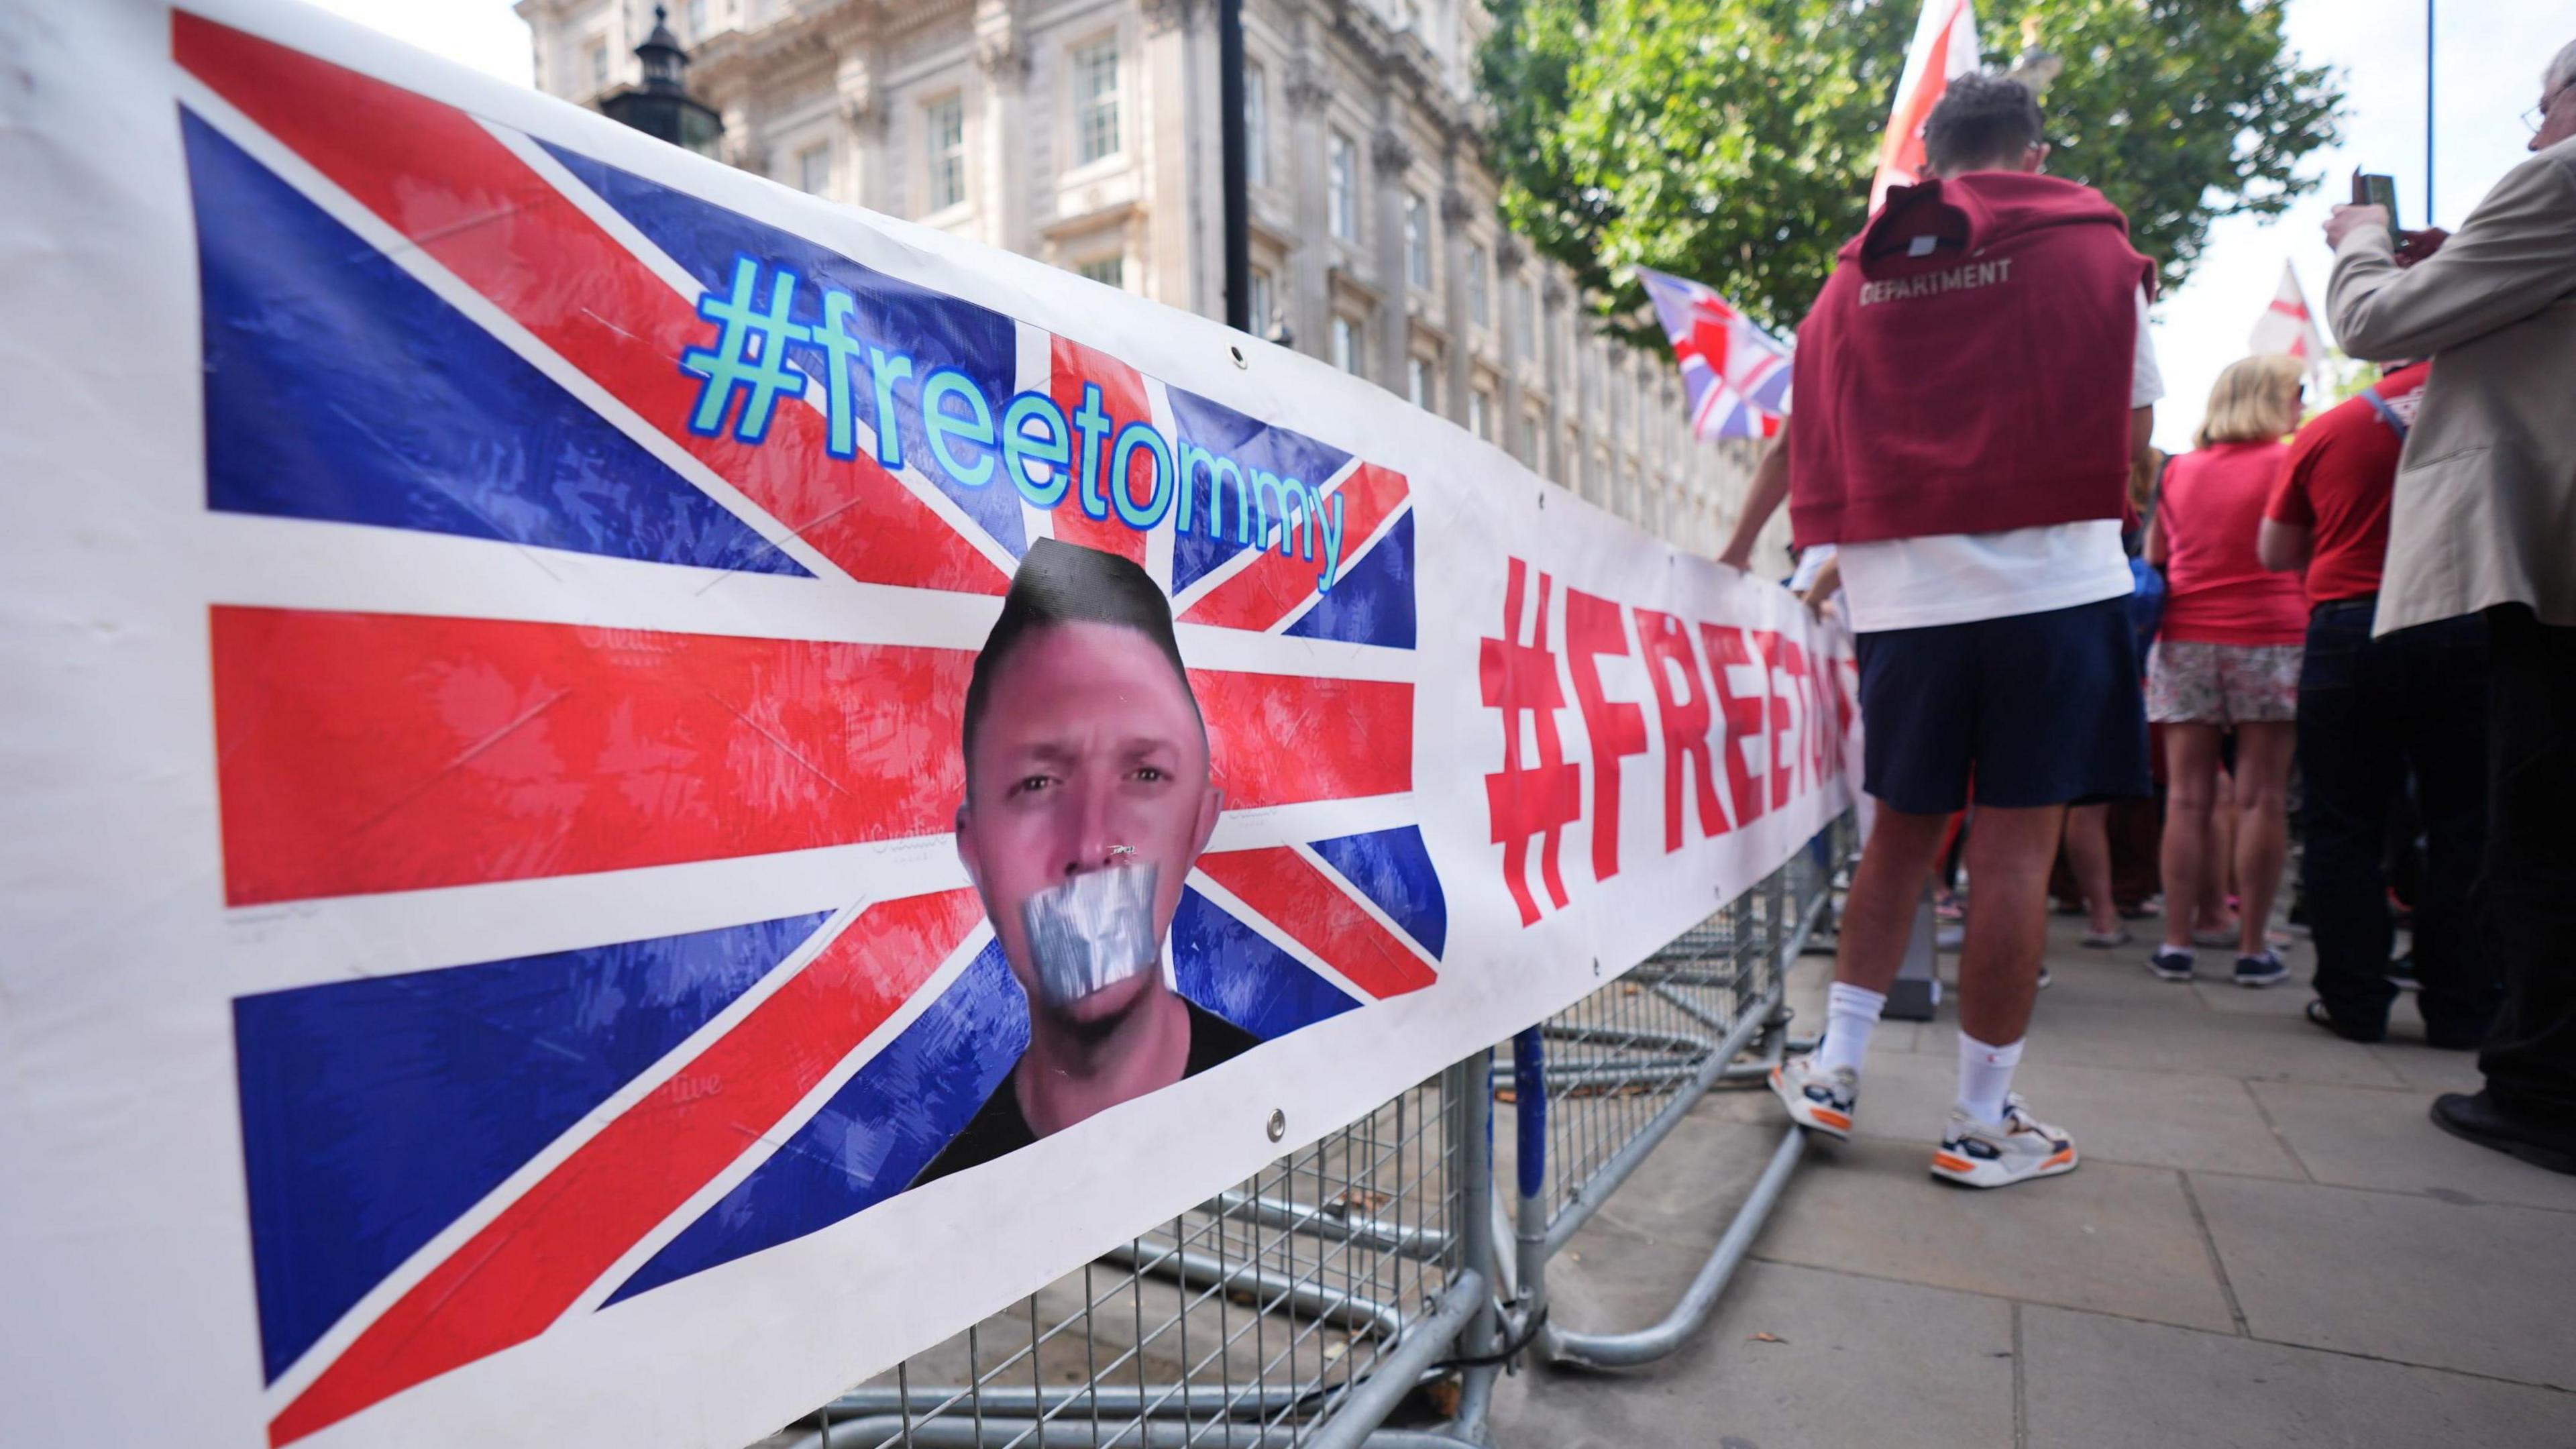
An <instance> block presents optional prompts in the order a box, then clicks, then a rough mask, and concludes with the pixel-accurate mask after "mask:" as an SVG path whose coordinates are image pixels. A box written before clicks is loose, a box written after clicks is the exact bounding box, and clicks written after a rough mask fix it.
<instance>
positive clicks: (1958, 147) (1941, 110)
mask: <svg viewBox="0 0 2576 1449" xmlns="http://www.w3.org/2000/svg"><path fill="white" fill-rule="evenodd" d="M2039 138H2040V117H2039V97H2038V95H2037V94H2035V93H2034V92H2033V91H2032V90H2031V88H2030V87H2029V86H2027V85H2025V84H2023V83H2022V82H2020V81H2017V80H2014V79H2013V78H2012V77H2010V76H2001V75H1989V74H1986V73H1984V72H1982V71H1981V72H1978V73H1977V74H1974V75H1963V76H1961V77H1959V78H1958V79H1957V80H1954V81H1952V82H1950V88H1949V89H1948V90H1947V91H1944V92H1943V93H1942V95H1941V99H1940V101H1939V102H1938V103H1936V104H1935V105H1934V106H1933V107H1932V114H1931V115H1930V116H1929V117H1927V118H1925V120H1924V122H1923V156H1924V159H1925V160H1926V161H1928V162H1930V163H1931V166H1932V169H1933V170H1934V171H1936V172H1938V173H1940V174H1941V175H1943V176H1949V175H1953V174H1955V173H1956V172H1959V171H1963V170H1966V171H1973V170H1976V169H1978V168H1979V167H1980V166H1983V165H1986V164H1988V163H1992V164H1994V165H1999V166H2005V165H2011V164H2012V163H2014V162H2016V161H2019V160H2020V159H2021V154H2022V153H2023V152H2024V151H2027V150H2029V149H2030V148H2031V147H2033V146H2036V145H2038V144H2039Z"/></svg>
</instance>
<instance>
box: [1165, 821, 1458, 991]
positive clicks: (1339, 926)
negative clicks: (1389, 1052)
mask: <svg viewBox="0 0 2576 1449" xmlns="http://www.w3.org/2000/svg"><path fill="white" fill-rule="evenodd" d="M1198 868H1199V870H1200V871H1201V872H1203V873H1204V874H1206V876H1207V878H1208V879H1210V880H1212V881H1215V882H1216V883H1217V884H1218V885H1221V886H1223V887H1225V888H1226V889H1227V890H1229V891H1232V892H1233V893H1234V895H1235V898H1236V899H1238V900H1240V901H1242V902H1243V903H1244V904H1245V905H1247V906H1250V907H1251V908H1252V909H1254V910H1256V911H1258V912H1260V913H1261V914H1262V915H1264V916H1266V917H1268V918H1269V919H1270V922H1271V923H1272V924H1273V925H1276V926H1277V927H1279V929H1281V930H1282V931H1285V932H1287V933H1288V936H1289V938H1290V939H1292V940H1294V941H1295V942H1296V943H1297V944H1298V945H1300V946H1303V947H1305V948H1306V949H1307V950H1309V951H1312V952H1314V953H1315V955H1316V956H1317V957H1318V958H1319V959H1321V960H1322V961H1323V962H1324V963H1325V964H1326V965H1329V966H1331V967H1332V968H1333V969H1334V970H1335V971H1338V972H1340V973H1341V974H1342V976H1343V977H1344V978H1346V979H1347V980H1348V981H1349V982H1350V983H1351V984H1352V985H1353V986H1356V987H1358V988H1359V989H1361V990H1362V991H1365V992H1367V993H1368V994H1369V995H1370V996H1371V997H1373V998H1376V999H1378V1000H1384V999H1385V998H1387V997H1390V996H1401V995H1403V994H1404V993H1405V992H1408V991H1419V990H1421V989H1422V988H1423V987H1426V986H1429V985H1430V984H1432V982H1433V981H1435V980H1437V979H1438V977H1437V973H1435V972H1434V971H1433V970H1432V968H1431V965H1430V963H1429V962H1426V961H1424V960H1423V959H1422V958H1421V957H1420V956H1418V955H1415V954H1414V953H1413V951H1412V950H1411V949H1409V948H1408V947H1407V946H1406V945H1405V944H1404V942H1403V941H1401V940H1399V939H1397V937H1396V936H1395V935H1394V933H1392V932H1390V931H1388V930H1387V928H1386V927H1384V926H1382V925H1379V924H1378V922H1377V918H1376V917H1374V916H1372V915H1370V914H1369V913H1368V912H1366V911H1364V910H1362V909H1360V906H1359V903H1358V902H1357V901H1354V900H1352V899H1351V897H1350V893H1349V892H1348V891H1346V890H1344V889H1343V888H1342V887H1341V886H1339V885H1337V884H1335V883H1334V882H1333V881H1331V880H1330V879H1328V878H1327V877H1326V876H1325V875H1324V874H1323V872H1321V871H1318V870H1317V869H1315V867H1314V866H1313V865H1312V864H1311V863H1309V862H1308V861H1307V860H1306V858H1305V857H1304V856H1302V855H1299V854H1298V853H1297V852H1296V851H1294V850H1292V849H1290V848H1289V847H1287V846H1284V845H1275V846H1269V847H1266V848H1263V849H1260V850H1228V851H1222V852H1217V853H1212V854H1208V855H1203V856H1200V857H1199V864H1198Z"/></svg>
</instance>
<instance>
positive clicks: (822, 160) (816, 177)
mask: <svg viewBox="0 0 2576 1449" xmlns="http://www.w3.org/2000/svg"><path fill="white" fill-rule="evenodd" d="M796 187H797V189H798V190H800V191H803V192H806V193H808V194H810V195H814V196H821V195H822V194H823V193H825V192H827V191H830V190H831V189H832V148H831V147H830V146H828V145H823V146H808V147H806V148H805V149H804V150H802V151H799V152H797V153H796Z"/></svg>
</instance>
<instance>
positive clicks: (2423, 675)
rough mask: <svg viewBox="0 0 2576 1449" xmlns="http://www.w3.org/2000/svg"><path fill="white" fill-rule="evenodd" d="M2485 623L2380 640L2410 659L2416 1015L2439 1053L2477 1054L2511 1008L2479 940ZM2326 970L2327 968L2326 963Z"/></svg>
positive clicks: (2431, 627)
mask: <svg viewBox="0 0 2576 1449" xmlns="http://www.w3.org/2000/svg"><path fill="white" fill-rule="evenodd" d="M2486 628H2487V626H2486V620H2485V619H2484V618H2483V617H2481V616H2479V615H2475V614H2472V615H2469V616H2468V617H2466V618H2461V619H2447V620H2444V621H2443V622H2441V623H2439V624H2428V625H2426V626H2425V627H2423V628H2421V629H2409V630H2406V631H2404V632H2402V633H2398V634H2392V635H2390V636H2389V637H2387V638H2386V639H2383V640H2380V641H2378V644H2377V646H2376V647H2378V648H2381V649H2388V650H2399V651H2403V652H2402V654H2401V655H2400V657H2399V660H2398V661H2397V662H2399V663H2400V664H2401V665H2402V666H2403V667H2402V671H2400V673H2401V678H2402V680H2403V684H2402V688H2403V689H2404V691H2405V696H2404V698H2403V699H2402V700H2401V699H2394V698H2392V700H2391V707H2392V709H2402V713H2400V714H2399V715H2398V718H2399V719H2400V720H2401V721H2402V723H2401V726H2400V727H2401V729H2402V730H2403V732H2404V747H2405V752H2406V758H2407V760H2408V761H2409V762H2410V763H2411V764H2412V765H2413V766H2414V774H2415V805H2416V809H2417V811H2418V813H2419V814H2420V815H2421V817H2422V819H2423V827H2424V864H2423V873H2422V875H2421V877H2420V879H2419V880H2418V882H2417V884H2416V886H2415V890H2414V894H2413V897H2412V904H2413V907H2414V913H2415V932H2414V935H2415V978H2416V980H2417V981H2418V982H2419V983H2420V984H2421V985H2422V987H2423V989H2422V990H2421V991H2420V992H2418V993H2417V994H2416V998H2415V1009H2416V1010H2417V1011H2418V1012H2421V1013H2422V1014H2423V1017H2424V1031H2425V1037H2426V1039H2427V1040H2429V1041H2431V1042H2432V1043H2433V1044H2434V1045H2435V1046H2441V1047H2453V1048H2465V1047H2472V1046H2476V1045H2479V1044H2480V1043H2481V1042H2483V1041H2484V1040H2485V1038H2486V1034H2487V1031H2488V1029H2489V1028H2490V1027H2492V1026H2494V1024H2495V1015H2496V1007H2497V1005H2498V1004H2499V1003H2501V1002H2502V1001H2503V999H2504V974H2503V969H2502V963H2501V962H2499V961H2497V960H2496V959H2494V958H2493V957H2490V956H2489V955H2488V954H2487V952H2486V949H2485V947H2484V946H2482V945H2481V944H2480V943H2479V941H2478V936H2477V927H2476V924H2475V918H2474V916H2473V914H2472V912H2471V910H2470V908H2469V893H2470V890H2471V889H2472V888H2473V887H2474V886H2475V884H2476V882H2477V872H2478V860H2479V857H2480V855H2481V854H2482V853H2483V852H2484V851H2485V849H2486V838H2487V687H2488V683H2487V634H2486ZM2320 965H2322V961H2321V962H2320Z"/></svg>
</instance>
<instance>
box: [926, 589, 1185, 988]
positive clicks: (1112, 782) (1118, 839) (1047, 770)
mask: <svg viewBox="0 0 2576 1449" xmlns="http://www.w3.org/2000/svg"><path fill="white" fill-rule="evenodd" d="M973 748H974V757H973V758H972V759H970V760H969V761H968V762H967V763H968V770H967V787H966V803H965V804H964V806H962V807H961V808H960V809H959V810H958V812H957V853H958V855H959V856H960V857H961V858H962V859H963V860H964V861H965V864H966V871H967V874H968V875H970V876H971V877H973V879H974V881H975V885H976V889H977V890H979V891H980V892H981V893H982V894H983V897H984V910H985V914H986V915H988V916H990V917H991V919H992V922H993V930H994V934H995V935H997V936H998V937H1000V939H1001V942H1002V950H1003V953H1004V954H1005V955H1006V956H1007V957H1008V958H1009V960H1010V965H1011V973H1012V974H1013V975H1014V976H1016V977H1018V978H1019V982H1020V986H1021V988H1022V989H1023V990H1025V991H1026V992H1027V993H1028V996H1029V1001H1030V1004H1031V1007H1032V1009H1035V1010H1045V1011H1050V1012H1052V1013H1054V1014H1055V1015H1057V1016H1058V1017H1060V1018H1062V1019H1065V1020H1067V1021H1069V1022H1071V1023H1074V1024H1077V1025H1080V1024H1089V1023H1095V1022H1100V1021H1104V1020H1108V1019H1110V1018H1113V1017H1115V1016H1117V1015H1118V1014H1119V1013H1121V1012H1122V1011H1124V1010H1126V1009H1127V1008H1128V1007H1129V1006H1131V1005H1133V1004H1134V1003H1135V1001H1136V1000H1137V998H1138V997H1140V996H1142V995H1143V994H1145V992H1147V991H1148V990H1150V989H1152V984H1153V981H1154V979H1155V978H1156V976H1157V975H1159V973H1160V969H1161V968H1160V965H1159V963H1158V962H1156V961H1155V960H1153V959H1152V958H1151V956H1150V953H1152V952H1154V951H1155V950H1157V949H1159V947H1160V945H1161V942H1162V940H1163V938H1164V937H1165V936H1166V935H1167V934H1168V933H1169V932H1170V930H1171V926H1172V914H1173V912H1174V911H1176V910H1178V909H1179V907H1180V901H1181V886H1182V883H1183V881H1184V880H1185V879H1186V878H1187V877H1188V875H1189V872H1190V867H1191V865H1192V864H1193V863H1194V862H1196V861H1197V859H1198V857H1199V852H1200V851H1202V850H1204V849H1206V848H1207V842H1208V836H1209V835H1210V834H1211V833H1212V832H1213V831H1214V830H1215V829H1216V821H1217V816H1218V814H1219V813H1220V812H1221V811H1222V809H1223V806H1224V797H1223V792H1221V791H1219V790H1217V789H1216V788H1215V787H1213V786H1212V785H1210V784H1209V782H1208V749H1207V736H1206V732H1205V730H1204V729H1203V728H1202V727H1201V725H1200V723H1199V717H1198V712H1197V710H1196V709H1195V708H1194V707H1193V706H1192V705H1191V702H1190V696H1189V694H1188V692H1187V690H1186V689H1185V687H1184V686H1183V684H1182V682H1181V680H1180V678H1179V677H1178V676H1177V675H1175V674H1174V673H1173V671H1172V663H1171V660H1170V659H1169V658H1168V657H1166V656H1165V655H1164V654H1163V652H1162V650H1161V649H1160V648H1158V647H1157V646H1156V645H1155V643H1154V641H1153V640H1152V639H1150V638H1148V637H1147V636H1146V635H1145V634H1144V633H1142V632H1140V631H1138V630H1135V629H1130V628H1125V627H1122V626H1119V625H1115V624H1100V623H1089V622H1078V623H1068V624H1052V625H1047V626H1045V627H1042V628H1039V629H1036V630H1033V631H1031V632H1030V633H1029V634H1027V635H1025V636H1024V637H1022V638H1021V639H1020V641H1019V643H1018V645H1017V647H1015V648H1014V649H1013V650H1012V651H1011V653H1010V655H1009V656H1008V657H1007V658H1006V659H1005V660H1004V661H1003V664H1002V667H1001V670H1000V673H999V675H998V677H996V678H995V679H994V680H993V681H992V683H991V685H990V688H989V692H988V693H987V695H986V696H985V703H984V713H983V716H982V718H981V719H980V720H979V721H978V722H977V724H976V730H975V741H974V747H973ZM1149 867H1150V868H1151V869H1152V870H1153V872H1154V879H1153V893H1152V901H1153V923H1152V934H1151V937H1150V939H1148V940H1147V941H1145V942H1144V943H1143V944H1142V947H1141V949H1142V950H1143V951H1144V952H1146V953H1148V957H1147V959H1145V960H1142V961H1137V962H1130V963H1124V964H1126V965H1132V966H1136V967H1140V968H1141V969H1137V970H1134V971H1133V972H1132V973H1130V974H1127V975H1126V976H1124V977H1123V978H1122V979H1119V980H1116V981H1114V982H1112V983H1111V984H1109V985H1107V986H1106V987H1105V988H1103V989H1100V990H1098V991H1096V992H1094V993H1092V994H1090V995H1086V996H1082V997H1080V998H1079V999H1078V1000H1071V1001H1066V1000H1060V999H1050V995H1049V993H1048V992H1046V991H1045V990H1043V989H1042V982H1041V980H1040V975H1039V968H1038V964H1037V955H1036V953H1034V952H1033V951H1032V950H1031V946H1030V937H1029V919H1028V917H1029V903H1030V901H1031V900H1032V899H1034V898H1037V897H1041V896H1047V895H1048V893H1049V892H1057V891H1059V890H1060V888H1062V887H1065V886H1067V885H1068V884H1070V883H1072V882H1074V880H1075V879H1076V878H1077V877H1081V876H1085V875H1090V874H1093V873H1096V872H1106V871H1116V870H1123V869H1142V868H1149ZM1086 884H1088V885H1093V886H1103V887H1105V886H1108V885H1110V884H1111V882H1109V881H1107V880H1102V881H1096V882H1087V883H1086ZM1140 884H1141V882H1140ZM1083 894H1086V895H1089V894H1093V893H1091V892H1084V893H1083ZM1048 899H1049V901H1055V900H1061V899H1063V896H1062V895H1057V896H1050V897H1048ZM1044 912H1045V906H1044V905H1043V904H1042V906H1041V914H1044ZM1057 994H1058V995H1059V996H1060V995H1061V993H1060V992H1059V993H1057Z"/></svg>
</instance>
